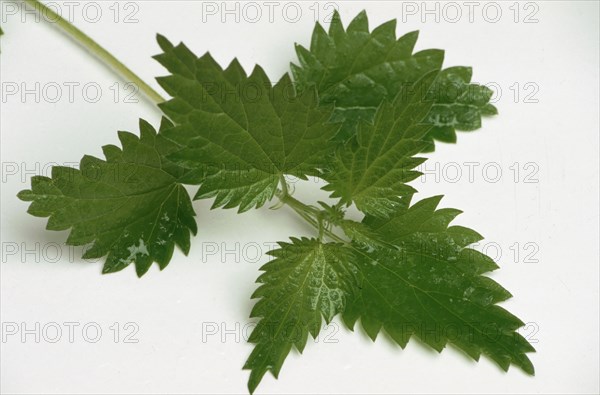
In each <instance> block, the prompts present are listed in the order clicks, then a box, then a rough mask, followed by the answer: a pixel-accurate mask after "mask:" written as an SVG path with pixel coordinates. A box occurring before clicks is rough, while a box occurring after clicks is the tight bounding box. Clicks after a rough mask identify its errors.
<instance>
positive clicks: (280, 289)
mask: <svg viewBox="0 0 600 395" xmlns="http://www.w3.org/2000/svg"><path fill="white" fill-rule="evenodd" d="M291 241H292V242H291V243H279V245H280V247H281V248H279V249H277V250H274V251H270V252H269V255H271V256H273V257H274V259H273V260H272V261H270V262H269V263H267V264H266V265H264V266H263V267H262V268H261V270H263V271H264V273H263V274H262V275H261V276H260V277H259V278H258V280H257V282H258V283H261V284H262V285H261V286H260V287H259V288H258V289H257V290H256V292H255V293H254V294H253V295H252V297H253V298H260V300H259V301H258V302H257V303H256V305H255V306H254V308H253V309H252V314H251V317H261V320H260V321H259V323H258V325H257V326H256V328H254V330H253V331H252V334H251V335H250V339H249V341H250V342H251V343H255V344H256V345H255V347H254V350H253V351H252V353H251V354H250V357H249V358H248V361H247V362H246V364H245V365H244V369H250V370H251V373H250V379H249V381H248V388H249V390H250V392H251V393H252V392H254V390H255V389H256V387H257V386H258V384H259V383H260V381H261V379H262V377H263V376H264V374H265V373H266V372H267V371H268V370H270V371H271V372H272V373H273V375H274V376H275V377H277V376H278V375H279V371H280V370H281V366H282V365H283V361H284V360H285V358H286V356H287V355H288V353H289V352H290V350H291V348H292V346H294V347H296V349H297V350H298V351H300V352H302V351H303V350H304V346H305V345H306V341H307V339H308V334H309V333H310V334H311V335H312V336H313V337H314V338H316V337H317V336H318V334H319V331H320V330H321V325H322V319H321V317H323V318H325V321H326V322H328V323H329V322H330V321H331V320H332V318H333V317H334V316H335V315H336V314H338V313H340V312H342V311H343V310H344V306H345V304H346V299H347V298H348V297H350V295H351V294H352V292H353V291H354V289H355V287H356V277H355V275H356V273H355V269H354V265H353V259H352V254H351V252H350V250H348V249H347V248H346V247H344V246H343V245H342V244H337V243H326V244H324V243H321V242H320V241H317V240H315V239H306V238H302V239H295V238H292V239H291Z"/></svg>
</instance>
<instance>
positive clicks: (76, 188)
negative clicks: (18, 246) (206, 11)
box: [19, 120, 196, 276]
mask: <svg viewBox="0 0 600 395" xmlns="http://www.w3.org/2000/svg"><path fill="white" fill-rule="evenodd" d="M170 127H172V125H171V124H169V123H168V121H166V120H164V121H163V124H162V125H161V133H162V132H163V131H164V130H166V129H168V128H170ZM119 139H120V140H121V144H122V148H119V147H117V146H114V145H107V146H105V147H104V148H103V150H104V154H105V157H106V160H102V159H98V158H94V157H91V156H85V157H83V159H82V160H81V164H80V169H75V168H68V167H54V168H52V178H48V177H41V176H36V177H33V178H32V182H31V183H32V188H31V190H25V191H22V192H20V193H19V198H21V199H22V200H24V201H31V202H32V203H31V205H30V206H29V210H28V212H29V213H30V214H32V215H34V216H37V217H50V218H49V220H48V225H47V228H48V229H49V230H67V229H71V232H70V234H69V237H68V239H67V244H69V245H85V244H89V243H91V246H90V248H89V249H88V250H87V252H86V253H85V255H84V258H87V259H92V258H100V257H103V256H105V255H108V256H107V258H106V262H105V264H104V268H103V273H111V272H116V271H119V270H122V269H124V268H125V267H127V266H128V265H129V264H130V263H132V262H134V263H135V267H136V272H137V274H138V276H142V275H143V274H144V273H146V272H147V271H148V269H149V268H150V266H151V265H152V263H153V262H158V264H159V266H160V268H161V270H162V269H164V268H165V267H166V266H167V264H168V263H169V261H170V259H171V256H172V254H173V249H174V245H175V244H177V245H178V246H179V247H180V248H181V249H182V250H183V251H184V252H185V253H186V254H187V253H188V251H189V249H190V233H193V234H195V233H196V222H195V220H194V215H195V213H194V210H193V208H192V204H191V201H190V198H189V195H188V193H187V191H186V190H185V188H184V187H183V186H182V185H181V184H180V183H179V182H178V180H179V179H180V178H181V177H182V176H183V175H184V174H185V171H184V169H182V168H180V167H178V166H176V165H174V164H173V163H171V162H169V161H168V160H166V159H165V157H164V156H165V155H166V154H167V153H169V152H170V151H172V150H173V149H177V147H176V146H174V145H173V143H172V142H169V141H168V140H166V139H164V138H163V137H162V135H160V134H159V135H157V133H156V131H155V130H154V128H153V127H152V126H150V124H148V123H147V122H145V121H143V120H142V121H140V137H138V136H135V135H133V134H131V133H128V132H119Z"/></svg>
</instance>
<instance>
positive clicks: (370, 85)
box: [291, 11, 496, 151]
mask: <svg viewBox="0 0 600 395" xmlns="http://www.w3.org/2000/svg"><path fill="white" fill-rule="evenodd" d="M417 38H418V32H416V31H415V32H410V33H408V34H405V35H404V36H402V37H400V38H398V39H397V38H396V20H391V21H389V22H386V23H384V24H382V25H380V26H378V27H377V28H375V29H374V30H373V31H372V32H369V24H368V19H367V14H366V12H364V11H363V12H361V13H360V14H358V15H357V16H356V17H355V18H354V20H352V22H350V24H349V25H348V28H347V29H344V27H343V25H342V22H341V20H340V16H339V14H338V13H337V12H335V13H334V15H333V19H332V21H331V25H330V27H329V32H326V31H325V30H324V29H323V27H322V26H321V25H320V24H318V23H317V25H316V27H315V29H314V32H313V36H312V40H311V44H310V50H309V49H306V48H304V47H302V46H300V45H296V52H297V55H298V60H299V65H295V64H292V66H291V67H292V73H293V75H294V79H295V81H296V83H297V84H298V86H299V89H308V88H309V87H313V86H314V87H316V88H317V91H318V92H319V96H320V97H321V102H322V103H323V104H335V111H334V114H333V117H332V121H335V122H343V126H342V128H341V129H340V133H339V135H338V138H339V139H342V140H347V139H349V138H351V137H352V136H353V135H354V134H355V133H356V127H357V125H358V124H359V123H360V120H366V121H369V122H370V121H372V120H373V119H374V117H375V113H376V111H377V108H378V107H379V105H380V104H381V102H382V101H383V100H384V99H385V98H386V97H387V98H389V99H391V98H394V97H395V96H396V95H397V94H398V92H399V91H400V90H401V89H402V87H403V86H406V85H409V86H410V85H412V84H414V83H415V82H416V81H418V80H419V79H420V78H422V77H423V76H424V75H426V74H427V73H429V72H431V71H433V70H441V68H442V63H443V61H444V52H443V51H442V50H439V49H427V50H423V51H419V52H416V53H413V50H414V47H415V44H416V42H417ZM470 81H471V69H470V68H467V67H458V68H451V69H447V70H446V71H445V72H442V73H440V75H439V77H438V81H436V85H437V87H432V96H434V97H435V99H436V102H437V103H438V104H439V105H436V106H434V107H433V108H432V110H431V114H430V116H429V118H430V119H431V120H435V122H434V127H433V128H432V129H431V131H430V133H429V135H428V137H429V142H430V144H429V146H428V147H427V150H428V151H432V150H433V148H434V147H433V140H432V139H433V138H435V139H437V140H441V141H447V142H454V141H455V139H456V135H455V130H465V131H470V130H475V129H478V128H479V127H480V126H481V115H491V114H495V113H496V109H495V108H494V107H493V106H492V105H491V104H489V99H490V97H491V95H492V91H491V90H490V89H489V88H487V87H483V86H480V85H476V84H469V82H470Z"/></svg>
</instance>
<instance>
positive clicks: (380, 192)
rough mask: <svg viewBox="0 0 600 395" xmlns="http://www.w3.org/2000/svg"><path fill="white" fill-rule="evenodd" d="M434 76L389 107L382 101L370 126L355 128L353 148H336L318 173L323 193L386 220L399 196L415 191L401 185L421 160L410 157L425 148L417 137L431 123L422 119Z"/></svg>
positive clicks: (413, 175) (403, 93) (414, 175)
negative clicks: (327, 166) (329, 163)
mask: <svg viewBox="0 0 600 395" xmlns="http://www.w3.org/2000/svg"><path fill="white" fill-rule="evenodd" d="M435 78H436V73H435V72H432V73H430V74H428V75H427V76H425V77H423V78H422V79H421V80H420V81H419V82H418V83H417V84H415V86H412V87H409V88H408V89H406V90H402V91H400V93H399V94H398V96H397V98H396V100H395V101H394V103H393V104H390V103H388V102H387V101H385V102H383V104H381V106H380V107H379V109H378V111H377V115H376V116H375V121H374V123H373V124H372V125H370V124H367V123H365V122H363V123H362V124H361V127H360V130H359V133H358V135H357V136H356V144H345V145H344V146H342V147H341V148H340V149H339V150H338V155H337V156H336V160H335V162H334V165H333V166H332V167H331V168H330V169H329V171H326V172H324V174H323V178H324V179H325V180H326V181H327V182H328V185H326V186H325V187H324V188H323V189H325V190H327V191H332V192H333V193H332V194H331V197H333V198H340V199H341V202H342V203H347V204H350V203H352V202H354V204H356V207H357V208H358V209H359V210H361V211H362V212H364V213H368V214H371V215H375V216H379V217H386V216H387V215H388V214H389V213H390V212H392V211H394V210H395V207H396V206H397V204H398V197H399V196H405V195H412V194H413V193H414V192H415V189H414V188H412V187H410V186H408V185H407V184H406V183H407V182H409V181H412V180H414V179H415V178H417V177H418V176H420V175H421V173H420V172H418V171H416V170H414V169H415V168H416V167H417V166H418V165H419V164H421V163H423V162H424V160H425V159H421V158H415V157H413V156H414V155H416V154H418V153H419V152H421V151H423V150H424V149H425V147H426V146H427V143H426V142H424V141H423V138H424V137H425V136H426V135H427V133H428V131H429V130H430V129H431V125H430V124H427V123H425V122H424V118H425V117H426V116H427V114H428V113H429V111H430V109H431V106H432V102H431V100H427V98H426V94H427V92H428V90H429V88H430V87H431V85H432V84H433V81H434V80H435ZM355 145H356V147H355Z"/></svg>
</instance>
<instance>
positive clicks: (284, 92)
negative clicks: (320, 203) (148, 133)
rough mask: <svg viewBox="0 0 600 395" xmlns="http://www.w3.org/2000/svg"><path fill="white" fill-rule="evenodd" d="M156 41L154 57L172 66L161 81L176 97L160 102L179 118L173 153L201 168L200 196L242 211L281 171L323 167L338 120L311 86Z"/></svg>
mask: <svg viewBox="0 0 600 395" xmlns="http://www.w3.org/2000/svg"><path fill="white" fill-rule="evenodd" d="M158 41H159V44H160V46H161V48H162V50H163V51H164V53H163V54H161V55H158V56H156V57H155V58H156V59H157V60H158V61H159V62H160V63H161V64H162V65H163V66H165V67H166V68H167V69H168V70H169V71H170V72H171V75H169V76H167V77H161V78H158V81H159V83H160V85H161V86H162V87H163V88H164V89H165V90H166V91H167V92H168V93H169V94H170V95H171V96H172V97H173V98H172V99H171V100H169V101H167V102H166V103H163V104H161V105H160V107H161V109H162V110H163V111H164V112H165V114H167V116H169V118H171V119H172V120H173V121H175V123H176V127H175V128H172V129H170V130H169V131H167V132H166V133H165V135H166V136H167V137H169V138H170V139H172V140H173V141H175V142H177V143H178V144H180V145H181V146H182V149H181V150H180V151H178V152H176V153H174V154H172V155H171V156H170V158H171V159H172V160H174V161H175V162H177V163H178V164H180V165H181V166H184V167H187V168H190V169H203V171H204V173H205V174H206V175H207V178H206V179H205V180H202V181H203V184H202V185H201V187H200V190H199V191H198V194H197V195H196V197H197V198H207V197H216V200H215V205H214V207H220V206H223V207H226V208H230V207H238V206H239V210H240V211H245V210H248V209H250V208H252V207H260V206H262V205H263V204H264V203H265V202H266V201H267V200H270V199H271V198H272V197H273V194H274V192H275V190H276V187H277V184H278V182H279V180H280V179H281V176H282V175H284V174H290V175H293V176H296V177H300V178H305V177H306V176H308V175H317V174H319V172H318V169H319V168H320V167H322V166H323V165H324V164H325V163H324V157H326V156H327V154H329V153H330V152H331V151H332V146H333V145H332V143H331V142H330V140H331V137H332V136H333V135H335V133H336V131H337V129H338V128H339V125H334V124H330V123H327V124H326V121H327V120H328V119H329V117H330V114H331V109H330V108H327V106H319V105H318V104H319V103H318V100H317V96H316V93H315V92H314V90H311V89H308V90H305V91H304V92H303V93H302V94H297V93H296V91H295V88H294V86H293V84H292V81H291V79H290V77H289V75H287V74H286V75H284V76H283V77H282V78H281V79H280V80H279V82H278V83H277V84H276V85H274V86H272V85H271V83H270V81H269V79H268V78H267V76H266V74H265V72H264V71H263V69H262V68H261V67H260V66H256V67H255V68H254V71H253V72H252V74H251V75H249V76H247V75H246V73H245V72H244V70H243V69H242V67H241V66H240V64H239V63H238V61H237V60H234V61H233V62H231V64H230V65H229V67H227V68H226V69H225V70H223V69H222V68H221V67H220V66H219V65H218V64H217V63H216V62H215V61H214V59H213V58H212V57H211V56H210V54H208V53H207V54H205V55H204V56H202V57H200V58H198V57H196V55H194V54H193V53H192V52H191V51H190V50H189V49H188V48H187V47H186V46H185V45H183V44H179V45H177V46H173V45H172V44H171V43H170V42H169V41H167V39H165V38H164V37H162V36H159V39H158Z"/></svg>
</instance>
